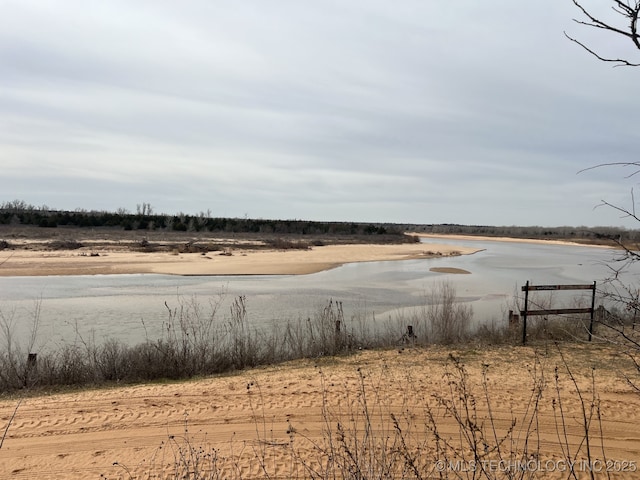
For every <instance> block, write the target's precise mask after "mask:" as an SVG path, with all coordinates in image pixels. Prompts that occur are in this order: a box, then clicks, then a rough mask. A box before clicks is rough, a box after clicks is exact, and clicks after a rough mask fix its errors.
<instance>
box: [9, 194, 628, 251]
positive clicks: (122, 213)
mask: <svg viewBox="0 0 640 480" xmlns="http://www.w3.org/2000/svg"><path fill="white" fill-rule="evenodd" d="M0 225H29V226H37V227H42V228H57V227H78V228H100V227H104V228H113V229H124V230H149V231H153V230H161V231H178V232H224V233H260V234H297V235H403V234H404V232H407V231H409V232H417V233H432V234H454V235H482V236H489V237H492V236H493V237H513V238H533V239H548V240H554V239H558V240H561V239H562V240H572V239H573V240H576V241H578V240H581V241H593V242H594V243H611V242H621V243H625V244H629V243H638V242H640V230H628V229H624V228H618V227H569V226H565V227H541V226H529V227H520V226H502V227H498V226H487V225H457V224H394V223H358V222H313V221H307V220H268V219H250V218H222V217H213V216H212V215H211V213H210V212H201V213H199V214H195V215H193V214H185V213H179V214H176V215H167V214H158V213H155V212H154V211H153V208H152V207H151V205H150V204H148V203H143V204H139V205H138V206H137V208H136V212H135V213H133V212H130V211H128V210H126V209H123V208H121V209H118V210H117V211H115V212H109V211H88V210H75V211H60V210H53V209H50V208H48V207H47V206H41V207H36V206H33V205H30V204H27V203H26V202H24V201H21V200H13V201H10V202H4V203H0Z"/></svg>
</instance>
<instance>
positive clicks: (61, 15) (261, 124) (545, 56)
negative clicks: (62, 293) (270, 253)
mask: <svg viewBox="0 0 640 480" xmlns="http://www.w3.org/2000/svg"><path fill="white" fill-rule="evenodd" d="M396 3H397V2H396ZM3 10H4V11H3V16H2V18H0V70H1V71H0V159H1V161H2V165H3V175H2V176H0V188H1V190H2V192H3V197H5V198H4V199H5V200H9V199H13V198H21V199H25V200H27V201H29V202H31V203H46V204H48V205H51V206H55V207H59V208H76V207H83V208H89V209H90V208H99V209H101V208H105V209H115V208H117V207H120V206H124V207H128V208H133V207H134V206H135V204H137V203H140V202H143V201H145V202H150V203H152V204H153V205H154V207H155V209H156V210H157V211H166V212H168V213H172V212H177V211H188V212H198V211H201V210H207V209H211V211H212V213H213V214H215V215H225V216H242V215H245V214H248V215H250V216H254V217H265V218H266V217H271V218H305V219H318V220H320V219H322V220H354V221H392V222H393V221H395V222H425V223H429V222H452V223H474V224H497V225H503V224H506V225H511V224H542V225H564V224H567V225H583V224H585V225H597V224H613V225H624V224H626V225H630V226H633V227H635V225H634V224H633V223H628V222H625V221H624V220H622V219H620V218H618V215H617V214H616V213H614V212H611V211H607V210H606V209H596V210H595V211H594V210H593V207H594V205H595V204H597V203H598V202H599V201H600V199H607V200H608V201H612V202H628V201H629V191H630V188H631V186H632V185H633V182H634V180H633V179H624V172H622V171H620V170H617V169H598V170H596V171H587V172H584V173H581V174H577V172H578V171H580V170H581V169H583V168H587V167H590V166H593V165H596V164H599V163H604V162H618V161H628V160H633V159H634V156H635V155H636V154H637V145H638V140H639V137H640V133H639V132H638V130H637V127H636V126H635V125H634V123H633V121H632V119H633V118H634V116H635V114H636V112H637V109H638V103H639V100H638V98H637V96H634V95H633V92H635V86H636V83H637V76H638V71H636V70H633V69H612V68H610V66H608V65H605V64H602V63H599V62H597V61H596V60H594V59H593V58H590V57H589V56H588V55H586V53H585V52H583V51H581V50H580V49H579V48H577V47H576V46H575V45H573V44H571V43H570V42H569V41H568V40H566V39H565V38H564V36H563V33H562V32H563V30H574V31H575V30H576V26H575V25H573V24H572V22H571V18H572V17H573V16H575V15H576V12H575V11H574V10H573V7H572V5H571V2H551V1H545V2H533V3H531V4H526V5H524V4H521V3H518V2H509V1H506V0H495V1H489V2H482V3H478V2H472V1H470V0H465V1H461V2H445V1H433V2H419V1H407V2H401V3H400V4H399V5H397V4H391V3H389V2H381V1H367V2H364V1H362V2H360V1H357V2H347V3H345V2H337V1H329V0H322V1H318V2H311V3H309V2H304V3H302V2H294V1H285V0H278V1H274V2H269V3H268V4H267V3H264V2H259V1H247V2H224V1H214V2H209V1H207V2H204V1H202V2H198V1H190V2H182V3H181V4H176V3H174V2H151V1H148V2H124V1H120V2H117V1H114V2H100V3H93V2H89V3H87V2H79V1H68V2H64V3H61V4H56V3H55V2H51V3H47V2H29V1H20V2H5V4H4V6H3ZM572 33H574V32H572ZM575 34H580V35H582V36H583V38H585V39H586V40H588V41H593V42H605V45H606V46H607V48H609V46H610V45H613V46H614V47H616V48H621V49H626V48H627V46H626V45H624V44H621V43H620V44H619V43H616V40H614V39H611V40H610V39H608V38H603V37H602V36H598V35H597V32H595V33H594V32H588V31H583V30H578V31H577V32H575Z"/></svg>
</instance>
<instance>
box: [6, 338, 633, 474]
mask: <svg viewBox="0 0 640 480" xmlns="http://www.w3.org/2000/svg"><path fill="white" fill-rule="evenodd" d="M561 349H562V351H563V354H564V355H565V358H566V359H567V363H568V364H569V366H570V367H571V369H572V372H573V374H574V376H575V378H576V381H577V383H578V386H579V388H580V389H581V392H582V394H583V398H585V399H586V406H587V408H588V407H589V404H590V402H591V401H592V399H594V398H595V399H596V401H597V405H598V406H599V408H600V412H601V416H602V432H600V430H599V429H600V427H599V426H598V422H597V420H596V419H595V418H594V420H593V423H592V426H591V429H592V435H593V438H592V445H591V448H592V458H594V459H598V460H599V461H601V462H602V461H603V460H605V456H606V460H611V461H617V462H627V463H616V464H613V463H612V464H611V472H610V473H612V476H611V478H636V475H637V473H634V472H632V471H631V469H633V465H637V463H638V462H640V430H639V429H638V428H637V426H638V425H639V424H640V395H638V394H637V392H634V391H633V389H632V388H631V387H630V386H629V385H628V384H627V383H626V382H625V381H624V379H623V377H624V375H632V378H636V377H637V374H636V373H634V372H633V367H632V366H631V365H630V362H629V361H627V360H625V359H624V358H623V357H621V356H620V355H619V353H618V351H616V350H614V349H613V348H611V347H607V346H603V345H598V344H590V345H578V344H573V345H563V346H561ZM450 354H454V355H456V356H459V358H460V359H461V362H462V363H463V364H464V365H465V368H466V369H467V372H468V379H467V382H468V386H469V389H470V392H471V394H472V395H474V397H475V398H476V399H477V405H478V409H479V410H478V411H479V413H478V416H479V418H478V420H479V421H481V422H482V423H483V424H484V425H485V426H486V425H487V424H488V423H487V422H488V420H487V418H488V417H487V415H488V410H487V408H486V401H485V400H484V398H485V393H484V392H483V389H482V384H481V378H482V371H483V369H484V370H486V371H487V395H488V397H489V398H490V406H491V409H492V416H493V418H494V420H493V423H494V424H496V425H497V428H498V429H499V430H501V431H503V432H504V431H506V429H507V427H508V425H509V424H510V423H511V422H512V421H515V422H516V426H515V430H514V431H515V432H516V433H517V435H514V437H517V439H518V440H517V441H518V442H520V444H519V446H520V447H521V446H522V442H523V439H524V435H525V431H526V429H527V428H528V427H527V425H528V424H527V422H528V421H529V420H530V418H529V417H528V416H527V415H528V414H527V412H528V411H530V409H531V403H530V402H531V395H532V386H533V379H534V378H538V379H539V380H540V379H542V380H543V383H544V384H545V387H544V389H543V392H542V396H541V397H540V400H539V402H540V403H539V405H540V406H539V414H538V418H537V426H536V428H535V429H534V432H532V433H531V442H532V444H531V445H530V448H534V447H535V448H536V449H538V450H539V456H538V457H536V458H540V459H541V460H544V461H545V462H546V463H544V464H541V465H540V466H539V467H538V468H541V469H543V468H544V469H546V470H547V471H544V472H538V476H537V478H567V474H566V472H564V473H560V472H557V471H555V472H553V471H550V469H551V468H552V467H553V466H554V465H561V463H559V461H560V460H562V459H563V458H565V457H563V455H562V450H561V447H560V444H561V443H563V442H568V444H569V446H570V449H571V453H570V455H571V456H573V455H575V456H576V459H578V460H580V459H584V458H586V457H585V447H584V444H583V445H582V447H579V444H580V440H581V438H582V437H583V429H582V426H581V421H582V420H581V419H582V406H581V403H580V401H579V398H578V396H577V395H576V394H575V388H574V386H573V384H572V382H571V381H570V380H569V378H568V376H567V374H566V370H565V367H564V366H563V362H562V360H561V358H560V356H559V354H558V352H557V351H556V350H555V349H554V347H552V346H547V347H538V349H537V351H536V349H534V348H532V347H510V346H502V347H483V348H481V349H475V348H473V347H463V348H462V349H458V350H456V349H450V348H445V347H430V348H428V349H419V348H401V349H397V350H390V351H363V352H359V353H357V354H355V355H354V356H350V357H337V358H318V359H310V360H300V361H295V362H291V363H288V364H284V365H277V366H267V367H262V368H257V369H253V370H247V371H241V372H238V373H236V374H231V375H227V376H220V377H213V378H206V379H200V380H194V381H186V382H177V383H154V384H146V385H132V386H125V387H117V386H113V387H110V388H103V389H96V390H91V389H89V390H85V391H78V392H68V393H57V394H54V395H42V396H37V397H32V398H30V397H27V398H24V399H23V400H22V403H21V404H20V406H19V408H18V410H17V412H16V413H15V418H14V419H13V422H12V423H11V425H10V428H9V430H8V432H7V435H6V438H5V440H4V445H3V446H2V448H1V449H0V478H7V479H9V478H16V479H22V478H24V479H33V478H38V479H88V478H96V479H98V478H109V479H114V478H119V479H127V478H160V476H159V475H160V473H161V472H165V473H166V472H167V471H168V470H167V469H168V468H169V466H170V465H173V463H174V462H175V459H174V454H175V449H176V448H178V446H179V445H183V444H184V442H185V425H186V428H187V429H188V432H187V433H186V437H187V438H188V440H189V442H190V443H191V444H192V446H195V447H198V448H200V447H206V448H207V449H208V450H207V451H210V449H211V448H215V449H217V452H218V453H217V454H218V455H219V468H220V469H222V470H224V471H225V472H226V473H227V475H229V477H230V478H264V477H265V473H264V471H262V467H261V465H260V462H259V459H260V458H261V457H263V458H264V459H265V460H266V468H268V469H269V472H270V475H271V478H282V479H285V478H292V477H293V476H295V475H294V474H296V473H295V471H294V467H293V466H292V465H293V463H292V456H291V451H290V450H288V446H289V445H294V446H296V447H299V450H297V452H298V455H309V456H313V455H314V454H315V455H316V456H317V455H318V452H317V451H316V452H314V449H313V448H312V447H310V444H309V441H313V442H316V444H317V445H320V444H322V442H323V441H325V440H326V430H327V428H332V429H334V435H335V434H336V432H335V428H336V425H337V422H338V421H341V422H343V426H344V428H345V429H347V431H349V429H350V428H353V424H352V420H353V419H354V414H355V413H357V412H358V411H360V410H361V407H362V404H361V401H362V396H361V394H359V393H358V392H361V391H362V387H364V389H365V390H364V391H365V393H366V394H367V395H368V397H367V399H368V402H369V404H368V405H369V406H368V408H369V409H370V411H371V413H372V414H373V415H375V416H376V418H377V419H378V420H380V422H382V423H379V422H378V420H376V425H378V426H377V428H378V429H381V430H379V431H383V432H385V433H384V434H383V435H387V434H390V432H392V431H393V427H392V426H390V425H389V424H388V423H386V424H384V423H385V422H383V420H384V419H387V420H388V419H389V418H390V416H389V415H390V413H394V414H395V415H396V416H397V417H398V418H400V419H403V418H405V417H406V412H411V417H410V423H411V424H412V425H413V428H414V431H413V432H412V434H411V435H412V437H411V438H414V439H417V438H421V437H420V435H423V436H424V435H427V434H425V433H424V425H425V424H427V423H428V418H427V416H426V415H427V412H428V411H429V409H427V408H426V407H429V408H430V409H431V413H432V414H433V415H435V422H436V423H437V425H438V428H439V430H440V431H441V432H449V433H448V434H450V435H452V437H451V438H452V439H453V440H455V439H456V438H457V436H456V434H455V432H456V431H457V429H458V426H457V425H456V422H455V420H454V419H453V418H452V416H451V415H447V414H445V412H444V411H443V410H442V408H441V407H439V406H438V405H439V403H438V398H441V399H442V398H444V399H446V398H450V396H451V390H450V388H451V383H450V380H451V379H452V377H450V376H447V372H449V373H451V372H452V363H451V361H449V360H448V358H449V355H450ZM556 366H557V367H559V368H558V372H559V384H558V385H556V384H555V380H554V368H555V367H556ZM593 369H595V370H593ZM453 371H455V370H453ZM592 372H594V374H595V377H594V378H595V389H596V392H595V397H594V396H593V394H592V390H591V388H592V383H591V373H592ZM634 375H635V376H634ZM558 394H560V395H561V400H562V402H563V403H562V408H563V415H564V424H563V423H562V419H561V418H559V417H558V410H557V407H558V399H557V396H558ZM323 399H324V400H323ZM323 401H324V403H323ZM17 402H18V397H16V398H11V399H5V400H2V401H0V429H1V430H4V428H5V426H6V425H7V422H9V420H10V418H11V416H12V415H13V413H14V411H15V407H16V404H17ZM554 405H555V406H556V409H554ZM350 419H351V420H350ZM327 420H328V421H327ZM358 421H360V422H361V421H362V418H360V419H359V420H358ZM401 421H402V422H404V421H405V420H401ZM185 422H186V423H185ZM559 422H560V423H559ZM383 424H384V425H383ZM361 425H362V424H360V426H361ZM558 428H560V429H561V430H560V431H561V432H562V430H563V429H566V432H565V433H561V434H560V437H559V433H558ZM385 429H387V430H385ZM323 432H325V433H324V434H323ZM487 433H488V434H489V433H490V432H487ZM565 434H566V435H567V437H565ZM490 435H493V433H490ZM171 436H174V438H173V440H171V439H170V437H171ZM336 438H337V437H336ZM381 438H383V437H381ZM455 441H457V440H455ZM514 441H515V440H514ZM291 442H293V443H291ZM161 447H162V448H161ZM577 452H579V453H577ZM536 455H538V454H536ZM265 457H266V458H265ZM231 458H235V460H231ZM423 460H425V462H426V464H425V466H424V468H427V465H428V464H429V461H428V458H424V459H423ZM116 462H117V464H116V465H114V463H116ZM552 462H557V463H552ZM624 465H626V467H625V468H626V469H627V472H624V473H619V472H616V471H615V469H622V468H623V466H624ZM431 467H433V462H432V464H431ZM636 469H637V468H636ZM129 474H131V477H130V476H129ZM154 474H155V475H158V477H155V476H153V475H154ZM138 475H139V476H138ZM297 475H299V478H307V476H305V475H303V474H302V473H301V472H300V471H298V473H297ZM411 478H413V477H411ZM578 478H587V476H586V474H580V475H579V476H578ZM596 478H607V477H606V476H605V475H603V474H602V473H601V474H600V475H598V476H596Z"/></svg>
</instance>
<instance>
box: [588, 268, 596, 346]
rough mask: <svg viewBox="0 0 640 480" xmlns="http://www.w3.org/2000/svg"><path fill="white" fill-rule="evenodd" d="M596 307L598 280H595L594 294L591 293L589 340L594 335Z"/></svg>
mask: <svg viewBox="0 0 640 480" xmlns="http://www.w3.org/2000/svg"><path fill="white" fill-rule="evenodd" d="M595 308H596V281H595V280H594V281H593V294H592V295H591V322H590V323H589V341H591V338H592V337H593V317H594V313H595Z"/></svg>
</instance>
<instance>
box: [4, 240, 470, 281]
mask: <svg viewBox="0 0 640 480" xmlns="http://www.w3.org/2000/svg"><path fill="white" fill-rule="evenodd" d="M476 251H478V249H477V248H470V247H458V246H451V245H446V244H444V243H442V244H428V245H425V244H420V243H412V244H400V245H327V246H322V247H313V248H311V249H308V250H266V251H265V250H242V249H241V248H238V249H237V250H234V251H233V253H232V254H231V255H225V254H220V253H219V252H209V253H204V254H203V253H181V254H177V253H176V254H174V253H169V252H157V253H141V252H123V251H117V250H116V249H113V248H111V249H101V250H96V249H91V248H90V247H85V248H82V249H78V250H60V251H33V250H12V251H4V252H1V253H0V262H3V261H4V263H3V264H2V267H1V268H0V276H33V275H97V274H118V273H120V274H126V273H163V274H175V275H285V274H288V275H295V274H308V273H316V272H320V271H322V270H327V269H330V268H334V267H337V266H339V265H342V264H344V263H351V262H374V261H387V260H411V259H419V258H431V257H434V256H444V257H446V256H451V255H459V254H470V253H474V252H476ZM92 253H93V254H94V256H92V255H91V254H92ZM96 254H97V255H96Z"/></svg>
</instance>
